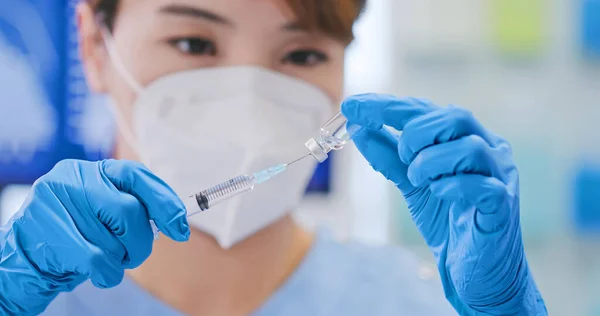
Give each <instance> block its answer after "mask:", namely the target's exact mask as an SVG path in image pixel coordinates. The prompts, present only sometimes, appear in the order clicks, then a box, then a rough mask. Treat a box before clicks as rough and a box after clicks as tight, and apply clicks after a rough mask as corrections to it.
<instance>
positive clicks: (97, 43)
mask: <svg viewBox="0 0 600 316" xmlns="http://www.w3.org/2000/svg"><path fill="white" fill-rule="evenodd" d="M76 11H77V27H78V29H79V52H80V54H81V60H82V63H83V67H84V69H85V76H86V80H87V83H88V85H89V87H90V89H92V90H93V91H94V92H96V93H106V92H107V87H106V84H105V82H104V80H103V78H104V77H105V76H104V73H103V72H104V69H106V67H105V63H106V61H107V60H108V59H107V54H106V50H105V48H104V43H103V41H102V36H101V35H100V30H99V28H98V25H97V22H96V17H95V14H94V11H93V9H92V7H91V6H90V4H89V3H88V2H87V1H81V2H80V3H79V4H78V5H77V10H76Z"/></svg>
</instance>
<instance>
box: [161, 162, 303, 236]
mask: <svg viewBox="0 0 600 316" xmlns="http://www.w3.org/2000/svg"><path fill="white" fill-rule="evenodd" d="M308 156H310V154H307V155H305V156H302V157H300V158H298V159H296V160H294V161H292V162H289V163H286V164H279V165H275V166H273V167H270V168H267V169H263V170H261V171H258V172H255V173H253V174H243V175H241V176H237V177H235V178H232V179H229V180H227V181H225V182H222V183H219V184H217V185H215V186H213V187H210V188H208V189H206V190H203V191H200V192H198V193H196V194H193V195H190V196H189V198H193V199H195V200H196V203H197V204H198V208H197V209H195V210H193V211H191V212H190V211H189V210H188V214H187V217H190V216H193V215H196V214H198V213H201V212H203V211H206V210H208V209H210V208H211V207H213V206H215V205H217V204H218V203H220V202H223V201H225V200H228V199H230V198H232V197H234V196H236V195H240V194H243V193H247V192H250V191H252V190H254V187H255V186H256V185H257V184H261V183H263V182H265V181H267V180H269V179H271V178H273V177H274V176H276V175H278V174H280V173H282V172H284V171H285V170H286V169H287V168H288V167H289V166H290V165H292V164H294V163H296V162H298V161H300V160H302V159H304V158H306V157H308ZM150 225H151V226H152V230H153V231H154V239H157V238H158V232H159V230H158V228H157V227H156V224H155V223H154V221H152V220H150Z"/></svg>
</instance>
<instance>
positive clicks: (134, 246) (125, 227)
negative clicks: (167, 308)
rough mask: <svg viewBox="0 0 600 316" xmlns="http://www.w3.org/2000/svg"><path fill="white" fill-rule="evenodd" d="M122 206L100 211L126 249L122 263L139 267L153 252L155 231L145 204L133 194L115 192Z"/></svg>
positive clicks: (127, 266)
mask: <svg viewBox="0 0 600 316" xmlns="http://www.w3.org/2000/svg"><path fill="white" fill-rule="evenodd" d="M115 193H116V194H115V195H114V196H115V199H118V200H119V202H120V204H114V205H123V207H121V208H112V209H110V210H104V211H102V212H100V213H99V217H100V221H102V223H104V225H106V226H107V227H108V228H109V229H110V230H111V231H112V233H113V234H114V235H115V236H116V237H117V238H118V239H119V241H120V242H121V243H122V244H123V246H124V247H125V249H126V255H125V258H124V259H123V261H122V263H123V266H124V267H125V268H126V269H132V268H135V267H138V266H139V265H140V264H142V262H144V261H145V260H146V259H147V258H148V257H149V256H150V253H151V252H152V243H153V241H154V233H153V232H152V227H151V226H150V218H149V217H148V213H147V211H146V208H145V207H144V205H142V204H141V202H140V201H138V199H137V198H135V197H134V196H132V195H129V194H127V193H123V192H119V191H117V192H115Z"/></svg>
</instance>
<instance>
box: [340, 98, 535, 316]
mask: <svg viewBox="0 0 600 316" xmlns="http://www.w3.org/2000/svg"><path fill="white" fill-rule="evenodd" d="M342 113H343V114H344V116H346V118H347V119H348V121H349V123H351V124H352V123H353V124H358V125H361V126H363V127H364V128H363V129H362V130H361V131H360V132H358V133H357V134H356V135H355V136H354V138H353V140H354V142H355V144H356V146H357V147H358V149H359V150H360V152H361V153H362V154H363V156H364V157H365V158H366V159H367V160H368V161H369V163H370V164H371V166H372V167H373V168H374V169H375V170H377V171H379V172H380V173H382V174H383V175H384V176H385V177H386V178H387V179H388V180H390V181H392V182H394V183H395V184H396V186H397V187H398V188H399V189H400V191H401V192H402V194H403V195H404V198H405V199H406V202H407V204H408V208H409V210H410V214H411V216H412V219H413V220H414V222H415V224H416V225H417V227H418V229H419V231H420V233H421V234H422V235H423V237H424V238H425V242H426V243H427V245H428V246H429V248H430V249H431V251H432V252H433V254H434V256H435V259H436V261H437V265H438V270H439V273H440V275H441V278H442V282H443V286H444V289H445V293H446V297H447V298H448V300H449V301H450V303H452V305H453V306H454V308H455V309H456V310H457V311H458V312H459V313H460V314H461V315H487V314H491V315H546V314H547V312H546V307H545V305H544V301H543V300H542V298H541V295H540V293H539V291H538V289H537V287H536V284H535V282H534V280H533V277H532V275H531V272H530V270H529V267H528V265H527V259H526V258H525V252H524V250H523V243H522V240H521V228H520V223H519V179H518V174H517V169H516V167H515V165H514V163H513V160H512V153H511V149H510V146H509V144H508V143H507V142H506V141H505V140H504V139H502V138H500V137H498V136H496V135H494V134H492V133H491V132H490V131H488V130H486V129H485V128H484V127H483V126H482V125H481V124H480V123H479V122H478V121H477V120H476V119H475V118H474V117H473V115H472V114H471V113H470V112H468V111H466V110H464V109H461V108H458V107H454V106H448V107H445V108H442V107H438V106H436V105H434V104H432V103H430V102H428V101H424V100H419V99H397V98H395V97H393V96H387V95H376V94H366V95H358V96H355V97H351V98H349V99H347V100H346V101H344V103H343V104H342ZM383 125H386V126H389V127H393V128H394V129H396V130H399V131H402V134H401V135H400V136H396V135H393V134H391V133H390V132H388V131H387V130H385V129H382V126H383Z"/></svg>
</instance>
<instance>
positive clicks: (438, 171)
mask: <svg viewBox="0 0 600 316" xmlns="http://www.w3.org/2000/svg"><path fill="white" fill-rule="evenodd" d="M496 160H497V158H496V153H495V152H494V149H493V148H491V147H490V146H489V145H488V144H487V143H486V142H485V141H484V140H483V139H482V138H481V137H479V136H476V135H470V136H466V137H463V138H460V139H458V140H454V141H451V142H448V143H443V144H439V145H435V146H431V147H427V148H425V149H423V150H422V151H421V152H420V153H419V154H418V155H417V157H416V158H415V159H414V160H413V161H412V163H411V164H410V165H409V167H408V172H407V176H408V179H409V180H410V182H411V183H412V185H414V186H416V187H419V186H422V185H425V184H427V183H429V181H433V180H436V179H439V178H441V177H443V176H451V175H456V174H481V175H485V176H492V175H495V174H497V170H498V165H497V163H498V162H497V161H496Z"/></svg>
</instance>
